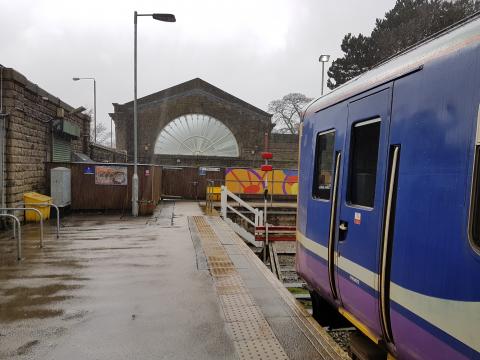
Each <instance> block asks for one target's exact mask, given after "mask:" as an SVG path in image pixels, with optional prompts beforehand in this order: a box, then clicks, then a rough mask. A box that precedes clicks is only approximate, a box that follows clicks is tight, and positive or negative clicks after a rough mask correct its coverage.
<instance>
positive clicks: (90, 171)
mask: <svg viewBox="0 0 480 360" xmlns="http://www.w3.org/2000/svg"><path fill="white" fill-rule="evenodd" d="M83 173H84V174H86V175H95V168H94V167H93V166H87V167H85V168H83Z"/></svg>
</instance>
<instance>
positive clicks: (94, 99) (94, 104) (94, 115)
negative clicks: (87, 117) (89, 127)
mask: <svg viewBox="0 0 480 360" xmlns="http://www.w3.org/2000/svg"><path fill="white" fill-rule="evenodd" d="M72 80H73V81H78V80H93V134H94V135H93V142H94V143H95V144H96V143H97V81H96V80H95V78H93V77H82V78H80V77H74V78H72Z"/></svg>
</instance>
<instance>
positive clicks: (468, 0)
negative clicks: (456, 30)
mask: <svg viewBox="0 0 480 360" xmlns="http://www.w3.org/2000/svg"><path fill="white" fill-rule="evenodd" d="M479 10H480V0H456V1H447V0H397V2H396V4H395V6H394V8H393V9H392V10H390V11H388V12H387V13H386V14H385V17H384V18H383V19H377V20H376V23H375V28H374V29H373V31H372V33H371V34H370V36H364V35H362V34H358V36H352V34H350V33H349V34H347V35H345V37H344V38H343V41H342V45H341V49H342V51H343V52H344V53H345V55H344V56H343V57H341V58H338V59H336V60H335V61H333V63H332V65H331V66H330V68H329V70H328V76H329V79H328V82H327V86H328V87H329V88H330V89H334V88H336V87H337V86H339V85H341V84H343V83H345V82H347V81H348V80H350V79H352V78H354V77H355V76H358V75H360V74H361V73H363V72H365V71H367V70H369V69H371V68H372V67H374V66H375V65H377V64H378V63H381V62H382V61H384V60H386V59H388V58H389V57H391V56H393V55H395V54H397V53H399V52H401V51H402V50H404V49H406V48H408V47H410V46H412V45H414V44H416V43H418V42H420V41H422V40H423V39H425V38H427V37H429V36H431V35H433V34H435V33H437V32H439V31H441V30H442V29H445V28H446V27H448V26H450V25H452V24H454V23H456V22H458V21H460V20H462V19H463V18H465V17H467V16H469V15H471V14H473V13H475V12H476V11H479Z"/></svg>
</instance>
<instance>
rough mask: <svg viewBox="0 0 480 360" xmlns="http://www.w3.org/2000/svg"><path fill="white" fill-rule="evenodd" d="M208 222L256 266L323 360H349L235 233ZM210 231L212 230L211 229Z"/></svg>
mask: <svg viewBox="0 0 480 360" xmlns="http://www.w3.org/2000/svg"><path fill="white" fill-rule="evenodd" d="M208 221H209V222H210V223H211V224H212V226H213V227H214V228H218V229H219V230H221V232H222V235H227V236H230V238H231V239H232V240H234V241H235V243H236V245H237V246H238V249H239V250H240V251H241V252H242V253H243V254H244V255H245V256H247V257H248V258H249V260H250V261H251V262H252V263H253V264H255V265H256V266H257V268H258V269H259V270H260V272H261V273H262V274H263V275H264V276H265V277H266V278H267V280H268V281H269V282H270V284H271V285H272V286H273V287H274V288H275V289H276V290H277V291H278V293H279V295H280V296H281V298H282V299H283V300H284V301H285V303H286V304H287V305H288V306H289V308H290V310H291V312H292V314H293V316H292V319H293V320H294V321H295V323H296V325H297V326H298V328H299V329H300V330H301V331H302V332H303V334H304V335H305V336H306V337H307V338H308V339H309V341H310V343H312V345H313V346H314V347H315V349H316V350H317V351H318V352H319V354H320V355H321V356H322V357H323V358H324V359H350V357H349V356H348V354H347V353H346V352H345V351H343V350H342V349H341V348H340V347H339V346H338V344H337V343H335V341H334V340H333V339H332V338H331V337H330V336H329V335H328V334H327V333H326V332H325V330H324V329H323V328H322V327H321V326H320V325H319V324H318V323H317V322H316V321H315V320H314V319H313V317H312V316H311V315H310V314H309V313H308V312H307V311H306V310H305V309H304V308H303V306H302V305H301V304H300V303H299V302H298V301H297V300H296V299H295V297H294V296H293V295H292V294H291V293H290V292H289V291H288V290H287V289H286V288H285V287H284V286H283V284H282V283H281V282H280V281H279V280H278V279H277V278H276V277H275V275H273V274H272V272H270V271H269V270H268V269H267V268H266V267H265V265H264V264H263V263H262V261H261V260H260V259H259V258H258V257H257V256H256V255H255V254H254V253H253V252H252V251H251V250H250V249H249V247H248V246H247V244H245V242H244V241H243V240H242V239H240V238H239V237H238V235H237V234H235V232H233V230H232V229H231V228H230V227H229V226H228V225H227V224H226V223H225V222H224V221H223V220H222V219H221V218H219V217H209V218H208ZM212 231H214V230H213V228H212Z"/></svg>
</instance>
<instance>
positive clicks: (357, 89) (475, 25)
mask: <svg viewBox="0 0 480 360" xmlns="http://www.w3.org/2000/svg"><path fill="white" fill-rule="evenodd" d="M479 42H480V15H479V14H478V13H477V14H475V15H474V16H472V17H470V18H469V19H468V20H466V21H464V22H462V23H461V24H459V25H457V26H454V27H452V28H448V29H447V30H445V31H442V32H441V33H440V34H438V35H436V36H434V37H432V38H428V39H427V40H425V41H423V42H421V43H419V44H417V45H415V46H413V47H411V48H409V49H407V50H405V51H404V52H402V53H400V54H398V55H396V56H394V57H392V58H391V59H388V60H387V61H385V62H383V63H381V64H379V65H377V66H376V67H374V68H373V69H371V70H369V71H367V72H365V73H363V74H361V75H359V76H357V77H356V78H353V79H352V80H350V81H348V82H347V83H345V84H343V85H341V86H339V87H338V88H336V89H335V90H333V91H332V92H330V93H328V94H326V95H324V96H322V97H320V98H318V99H316V100H314V101H313V102H312V103H310V104H309V105H308V107H307V108H306V110H305V116H309V115H311V114H313V113H315V112H318V111H320V110H322V109H325V108H327V107H329V106H332V105H334V104H337V103H339V102H341V101H343V100H346V99H348V98H351V97H353V96H355V95H357V94H359V93H362V92H363V91H366V90H368V89H371V88H374V87H376V86H379V85H381V84H385V83H387V82H389V81H392V80H394V79H398V78H400V77H402V76H405V75H407V74H409V73H412V72H414V71H417V70H420V69H421V68H422V67H423V66H424V65H425V64H427V63H429V62H432V61H434V60H435V59H437V58H439V57H443V56H446V55H448V54H450V53H452V52H455V51H459V50H460V49H462V48H465V47H469V46H474V45H476V44H478V43H479Z"/></svg>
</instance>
